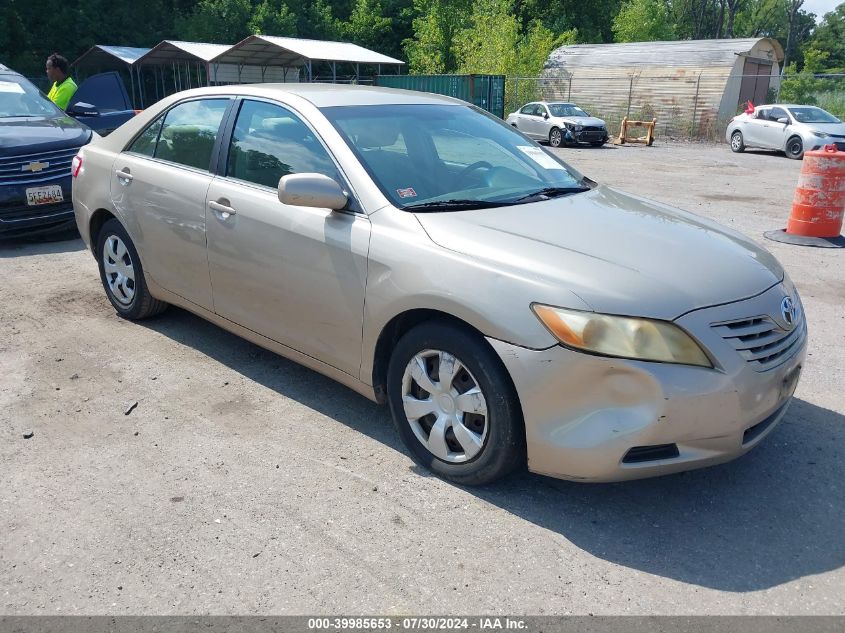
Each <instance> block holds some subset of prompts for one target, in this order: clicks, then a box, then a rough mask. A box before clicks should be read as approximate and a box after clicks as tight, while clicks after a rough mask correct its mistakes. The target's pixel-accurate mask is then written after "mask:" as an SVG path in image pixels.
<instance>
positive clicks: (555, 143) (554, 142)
mask: <svg viewBox="0 0 845 633" xmlns="http://www.w3.org/2000/svg"><path fill="white" fill-rule="evenodd" d="M562 144H563V133H562V132H561V131H560V128H557V127H553V128H552V130H551V132H549V145H551V146H552V147H560V146H561V145H562Z"/></svg>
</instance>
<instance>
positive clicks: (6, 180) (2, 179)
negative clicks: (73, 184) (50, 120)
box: [0, 147, 79, 185]
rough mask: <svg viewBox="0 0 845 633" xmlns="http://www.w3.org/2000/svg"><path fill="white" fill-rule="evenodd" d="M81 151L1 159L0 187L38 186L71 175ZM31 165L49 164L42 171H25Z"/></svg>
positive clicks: (72, 149) (75, 148) (77, 149)
mask: <svg viewBox="0 0 845 633" xmlns="http://www.w3.org/2000/svg"><path fill="white" fill-rule="evenodd" d="M78 151H79V148H78V147H71V148H66V149H60V150H56V151H53V152H40V153H38V154H21V155H19V156H8V157H5V158H0V185H30V184H31V185H37V184H38V183H40V182H47V181H50V180H55V179H56V178H61V177H63V176H69V175H70V164H71V162H72V161H73V157H74V156H76V153H77V152H78ZM30 163H48V164H49V167H44V168H43V169H41V170H40V171H25V170H24V169H23V168H24V166H26V165H29V164H30Z"/></svg>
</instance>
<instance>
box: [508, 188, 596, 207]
mask: <svg viewBox="0 0 845 633" xmlns="http://www.w3.org/2000/svg"><path fill="white" fill-rule="evenodd" d="M589 190H590V187H546V188H544V189H538V190H537V191H532V192H531V193H528V194H525V195H524V196H520V197H519V198H516V199H515V200H511V201H510V202H511V203H516V202H525V201H526V200H530V199H531V198H544V199H547V200H548V199H549V198H557V197H558V196H566V195H569V194H572V193H583V192H584V191H589Z"/></svg>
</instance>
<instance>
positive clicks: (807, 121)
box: [725, 104, 845, 160]
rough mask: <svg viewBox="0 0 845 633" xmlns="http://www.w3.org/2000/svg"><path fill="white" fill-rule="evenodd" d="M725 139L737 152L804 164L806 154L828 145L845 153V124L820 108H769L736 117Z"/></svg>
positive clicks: (765, 107) (786, 106)
mask: <svg viewBox="0 0 845 633" xmlns="http://www.w3.org/2000/svg"><path fill="white" fill-rule="evenodd" d="M725 138H726V140H727V141H728V143H730V145H731V151H734V152H742V151H744V150H745V148H746V147H759V148H761V149H774V150H778V151H781V152H784V153H785V154H786V156H787V158H794V159H796V160H800V159H802V158H804V152H805V151H810V150H816V149H820V148H821V147H823V146H824V145H836V147H837V149H839V150H841V151H845V123H843V122H842V121H840V120H839V119H837V118H836V117H835V116H833V115H832V114H830V113H829V112H826V111H825V110H822V109H821V108H817V107H816V106H807V105H790V104H787V105H780V104H774V105H765V106H757V107H756V108H755V109H754V112H752V113H750V114H749V113H743V114H740V115H739V116H736V117H734V118H733V119H732V120H731V122H730V123H729V124H728V129H727V131H726V133H725Z"/></svg>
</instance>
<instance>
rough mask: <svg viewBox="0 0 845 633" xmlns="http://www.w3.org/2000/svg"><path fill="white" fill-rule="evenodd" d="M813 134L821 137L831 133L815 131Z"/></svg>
mask: <svg viewBox="0 0 845 633" xmlns="http://www.w3.org/2000/svg"><path fill="white" fill-rule="evenodd" d="M813 136H818V137H819V138H827V137H828V136H830V135H829V134H825V133H824V132H813Z"/></svg>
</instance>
